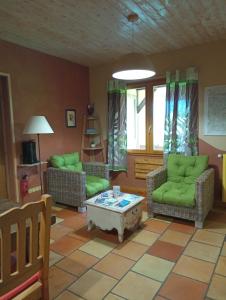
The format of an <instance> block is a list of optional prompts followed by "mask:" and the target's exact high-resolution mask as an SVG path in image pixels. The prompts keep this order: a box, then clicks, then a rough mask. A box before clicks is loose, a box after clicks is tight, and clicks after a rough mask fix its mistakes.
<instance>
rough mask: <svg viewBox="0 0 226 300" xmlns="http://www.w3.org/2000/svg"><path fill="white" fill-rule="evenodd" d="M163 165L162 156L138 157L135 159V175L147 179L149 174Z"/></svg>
mask: <svg viewBox="0 0 226 300" xmlns="http://www.w3.org/2000/svg"><path fill="white" fill-rule="evenodd" d="M162 165H163V158H162V157H152V158H136V159H135V177H136V178H139V179H146V176H147V174H148V173H149V172H150V171H153V170H155V169H157V168H159V167H161V166H162Z"/></svg>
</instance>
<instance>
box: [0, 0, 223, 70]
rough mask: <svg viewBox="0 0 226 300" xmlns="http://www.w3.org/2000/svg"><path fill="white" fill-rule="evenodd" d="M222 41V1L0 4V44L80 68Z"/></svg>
mask: <svg viewBox="0 0 226 300" xmlns="http://www.w3.org/2000/svg"><path fill="white" fill-rule="evenodd" d="M131 12H135V13H137V14H138V15H139V17H140V19H139V21H138V22H137V23H136V25H135V26H134V47H133V50H134V51H135V52H140V53H144V54H152V53H159V52H165V51H168V50H173V49H180V48H183V47H186V46H191V45H196V44H202V43H205V42H211V41H214V40H219V39H225V38H226V18H225V15H226V1H225V0H35V1H31V0H0V39H3V40H6V41H10V42H13V43H16V44H19V45H22V46H25V47H28V48H31V49H36V50H39V51H42V52H45V53H48V54H51V55H54V56H57V57H62V58H65V59H68V60H70V61H73V62H78V63H80V64H83V65H88V66H94V65H99V64H102V63H106V62H110V61H112V60H114V59H117V58H118V57H119V56H121V55H123V54H126V53H129V52H130V51H131V44H132V43H131V41H132V39H131V32H132V28H131V24H129V23H128V21H127V18H126V16H127V15H128V14H129V13H131Z"/></svg>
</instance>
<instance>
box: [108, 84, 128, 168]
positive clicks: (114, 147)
mask: <svg viewBox="0 0 226 300" xmlns="http://www.w3.org/2000/svg"><path fill="white" fill-rule="evenodd" d="M108 163H109V166H110V170H112V171H126V170H127V130H126V85H125V82H123V81H119V80H110V81H109V82H108Z"/></svg>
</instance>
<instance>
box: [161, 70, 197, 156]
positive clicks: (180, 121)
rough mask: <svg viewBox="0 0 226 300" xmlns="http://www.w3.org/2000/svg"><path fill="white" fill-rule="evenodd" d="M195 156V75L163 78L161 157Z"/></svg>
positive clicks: (176, 75) (192, 73)
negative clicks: (163, 109) (164, 89)
mask: <svg viewBox="0 0 226 300" xmlns="http://www.w3.org/2000/svg"><path fill="white" fill-rule="evenodd" d="M168 153H182V154H185V155H197V154H198V74H197V72H196V70H195V68H188V69H187V70H186V72H184V73H183V72H182V73H180V72H179V71H176V73H175V74H171V73H170V72H167V74H166V117H165V134H164V154H165V155H166V156H167V154H168Z"/></svg>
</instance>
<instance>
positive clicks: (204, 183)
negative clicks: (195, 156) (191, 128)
mask: <svg viewBox="0 0 226 300" xmlns="http://www.w3.org/2000/svg"><path fill="white" fill-rule="evenodd" d="M166 181H167V167H161V168H158V169H157V170H155V171H153V172H150V173H149V174H148V175H147V199H148V212H149V216H151V217H153V216H154V214H162V215H168V216H173V217H178V218H182V219H188V220H192V221H195V227H197V228H203V223H204V220H205V218H206V216H207V214H208V212H209V211H210V210H211V208H212V206H213V196H214V169H207V170H205V171H204V172H203V173H202V174H201V175H200V176H199V177H198V178H197V179H196V181H195V205H194V207H185V206H179V205H169V204H166V203H158V202H155V201H153V191H154V190H156V189H157V188H159V187H160V186H161V185H162V184H163V183H165V182H166Z"/></svg>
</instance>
